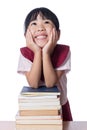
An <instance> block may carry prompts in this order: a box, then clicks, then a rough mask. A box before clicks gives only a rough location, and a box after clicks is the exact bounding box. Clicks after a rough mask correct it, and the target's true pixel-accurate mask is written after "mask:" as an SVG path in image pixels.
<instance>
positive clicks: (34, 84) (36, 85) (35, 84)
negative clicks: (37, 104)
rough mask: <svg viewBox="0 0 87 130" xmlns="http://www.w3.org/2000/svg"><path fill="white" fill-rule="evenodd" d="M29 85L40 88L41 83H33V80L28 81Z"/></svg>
mask: <svg viewBox="0 0 87 130" xmlns="http://www.w3.org/2000/svg"><path fill="white" fill-rule="evenodd" d="M28 84H29V86H30V87H32V88H38V86H39V84H38V83H31V82H28Z"/></svg>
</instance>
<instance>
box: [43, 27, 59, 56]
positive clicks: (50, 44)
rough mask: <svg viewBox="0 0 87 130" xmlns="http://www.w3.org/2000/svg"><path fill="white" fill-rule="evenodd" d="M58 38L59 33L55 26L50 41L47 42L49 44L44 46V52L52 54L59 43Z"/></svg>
mask: <svg viewBox="0 0 87 130" xmlns="http://www.w3.org/2000/svg"><path fill="white" fill-rule="evenodd" d="M57 40H58V34H57V31H56V29H55V28H53V30H52V32H51V34H50V37H49V41H48V42H47V44H46V45H45V46H44V48H43V52H45V53H47V54H49V55H50V54H51V53H52V52H53V50H54V47H55V45H56V43H57Z"/></svg>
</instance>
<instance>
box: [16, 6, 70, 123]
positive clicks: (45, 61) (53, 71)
mask: <svg viewBox="0 0 87 130" xmlns="http://www.w3.org/2000/svg"><path fill="white" fill-rule="evenodd" d="M24 26H25V32H24V36H25V39H26V47H22V48H21V49H20V52H21V54H20V58H19V64H18V73H22V74H24V75H25V76H26V79H27V82H28V84H29V86H30V87H33V88H38V87H39V86H40V85H46V87H53V86H54V85H57V86H58V88H59V89H60V92H61V104H62V112H63V120H64V121H71V120H72V115H71V111H70V106H69V102H68V99H67V77H66V74H67V72H68V71H70V69H71V64H70V61H71V59H70V58H71V57H70V47H69V46H68V45H62V44H61V45H60V44H57V41H58V40H59V38H60V29H59V21H58V18H57V16H56V15H55V14H54V13H53V12H52V11H51V10H49V9H47V8H44V7H41V8H36V9H33V10H32V11H31V12H30V13H29V14H28V15H27V17H26V19H25V23H24Z"/></svg>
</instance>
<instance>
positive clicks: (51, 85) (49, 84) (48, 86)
mask: <svg viewBox="0 0 87 130" xmlns="http://www.w3.org/2000/svg"><path fill="white" fill-rule="evenodd" d="M55 84H56V83H55V82H54V83H52V82H51V83H46V87H47V88H52V87H53V86H54V85H55Z"/></svg>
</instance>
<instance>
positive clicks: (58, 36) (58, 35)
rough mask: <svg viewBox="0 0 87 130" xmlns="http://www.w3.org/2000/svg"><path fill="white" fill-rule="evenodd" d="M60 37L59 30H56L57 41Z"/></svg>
mask: <svg viewBox="0 0 87 130" xmlns="http://www.w3.org/2000/svg"><path fill="white" fill-rule="evenodd" d="M59 38H60V30H58V31H57V41H58V40H59Z"/></svg>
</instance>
